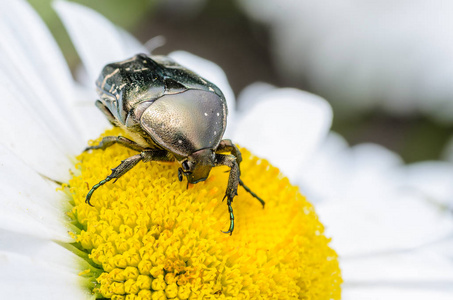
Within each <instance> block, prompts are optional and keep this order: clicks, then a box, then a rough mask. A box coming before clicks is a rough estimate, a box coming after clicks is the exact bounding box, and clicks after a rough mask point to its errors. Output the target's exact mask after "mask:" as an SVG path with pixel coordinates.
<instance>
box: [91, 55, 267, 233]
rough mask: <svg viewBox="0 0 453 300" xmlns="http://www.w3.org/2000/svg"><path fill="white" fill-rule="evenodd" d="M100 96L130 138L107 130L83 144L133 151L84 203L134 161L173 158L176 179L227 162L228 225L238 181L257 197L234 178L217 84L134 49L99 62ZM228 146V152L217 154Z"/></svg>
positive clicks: (202, 176) (198, 177)
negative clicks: (126, 56) (128, 55)
mask: <svg viewBox="0 0 453 300" xmlns="http://www.w3.org/2000/svg"><path fill="white" fill-rule="evenodd" d="M96 86H97V92H98V94H99V97H100V100H97V101H96V106H97V107H98V108H99V109H100V110H101V111H102V112H103V113H104V114H105V116H106V117H107V119H108V120H109V121H110V123H112V124H113V125H114V126H119V127H121V128H123V129H124V130H125V131H126V132H128V133H129V134H130V136H131V137H132V140H130V139H127V138H125V137H122V136H107V137H104V138H103V139H102V141H101V142H100V143H99V144H98V145H96V146H91V147H88V148H86V151H88V150H93V149H105V148H107V147H109V146H111V145H113V144H119V145H122V146H125V147H127V148H130V149H132V150H135V151H137V152H139V154H137V155H134V156H131V157H129V158H127V159H125V160H124V161H122V162H121V164H120V165H119V166H117V167H116V168H114V169H112V173H111V174H110V175H109V176H107V178H105V179H104V180H102V181H100V182H99V183H97V184H95V185H94V186H93V187H92V188H91V190H90V191H89V192H88V194H87V196H86V201H85V202H86V203H88V204H90V205H91V203H90V199H91V196H92V195H93V192H94V191H95V190H96V189H97V188H99V187H100V186H101V185H103V184H105V183H106V182H108V181H110V180H112V179H115V181H116V180H118V178H120V177H121V176H122V175H124V174H125V173H126V172H128V171H129V170H131V169H132V168H133V167H134V166H135V165H136V164H137V163H139V162H140V161H144V162H149V161H161V162H171V161H177V162H178V163H179V164H180V165H181V167H180V168H179V169H178V178H179V180H180V181H182V179H183V175H184V176H185V177H186V178H187V181H188V182H189V183H193V184H195V183H198V182H201V181H204V180H206V179H207V178H208V175H209V172H210V171H211V168H213V167H216V166H228V167H229V168H230V169H231V170H230V175H229V179H228V186H227V189H226V193H225V197H224V199H225V198H227V205H228V211H229V214H230V227H229V229H228V231H224V233H229V234H231V233H232V232H233V230H234V215H233V208H232V207H231V203H232V201H233V198H234V197H235V196H236V195H237V189H238V185H241V186H242V187H244V189H245V190H246V191H247V192H249V193H250V194H251V195H253V196H254V197H255V198H257V199H258V200H259V201H260V202H261V204H262V205H263V207H264V204H265V203H264V201H263V200H262V199H261V198H259V197H258V196H257V195H256V194H255V193H253V192H252V191H251V190H250V189H249V188H248V187H247V186H246V185H244V183H243V182H242V180H241V179H240V168H239V165H240V162H241V160H242V158H241V152H240V151H239V149H238V148H237V147H236V146H235V145H234V144H233V143H232V142H231V141H230V140H222V137H223V133H224V132H225V128H226V120H227V105H226V101H225V97H224V96H223V93H222V92H221V91H220V89H219V88H218V87H217V86H215V85H214V84H212V83H211V82H209V81H207V80H205V79H203V78H202V77H200V76H199V75H197V74H195V73H193V72H192V71H190V70H188V69H186V68H184V67H182V66H181V65H179V64H177V63H176V62H174V61H173V60H171V59H170V58H168V57H165V56H152V57H149V56H147V55H145V54H138V55H136V56H134V57H132V58H130V59H127V60H125V61H121V62H117V63H111V64H108V65H106V66H105V67H104V69H103V70H102V72H101V74H100V76H99V78H98V80H97V81H96ZM225 152H230V153H231V154H230V155H228V154H222V153H225Z"/></svg>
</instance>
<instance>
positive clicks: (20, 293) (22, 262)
mask: <svg viewBox="0 0 453 300" xmlns="http://www.w3.org/2000/svg"><path fill="white" fill-rule="evenodd" d="M0 239H1V240H2V242H5V243H2V244H3V245H7V244H8V246H10V243H12V244H13V247H9V249H7V250H3V249H2V248H0V290H1V291H2V298H4V299H94V296H93V295H91V293H90V292H89V290H88V288H84V286H86V285H87V284H88V283H87V282H86V279H83V277H81V276H79V275H78V272H80V271H81V269H79V268H80V267H82V266H84V265H86V263H84V262H83V261H81V259H80V258H78V257H77V256H75V255H74V254H73V253H71V252H69V251H67V250H65V249H64V248H62V247H60V246H58V245H56V244H55V243H53V242H50V241H39V240H33V239H30V240H29V239H27V238H26V237H21V236H16V237H15V238H13V237H12V236H7V237H6V238H5V236H4V235H2V233H1V232H0ZM11 250H13V251H11ZM15 250H18V252H15ZM78 267H79V268H78Z"/></svg>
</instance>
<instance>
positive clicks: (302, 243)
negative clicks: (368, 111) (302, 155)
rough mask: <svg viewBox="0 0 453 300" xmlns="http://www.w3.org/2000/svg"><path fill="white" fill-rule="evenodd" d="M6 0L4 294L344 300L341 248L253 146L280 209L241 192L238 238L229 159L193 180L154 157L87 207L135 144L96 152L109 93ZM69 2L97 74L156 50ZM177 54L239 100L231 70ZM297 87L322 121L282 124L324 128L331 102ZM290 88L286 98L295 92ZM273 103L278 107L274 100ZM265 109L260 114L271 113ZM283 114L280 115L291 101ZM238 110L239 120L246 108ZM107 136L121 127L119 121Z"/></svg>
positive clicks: (254, 162)
mask: <svg viewBox="0 0 453 300" xmlns="http://www.w3.org/2000/svg"><path fill="white" fill-rule="evenodd" d="M0 3H1V7H0V11H1V18H0V20H1V21H0V31H1V35H2V41H1V42H0V51H1V53H2V55H1V60H0V63H1V68H0V78H1V80H0V84H1V88H2V91H3V99H5V101H4V103H5V107H4V108H5V109H4V110H3V111H4V113H3V115H2V117H3V118H2V122H3V123H2V124H1V125H2V126H1V128H2V140H1V148H0V149H1V152H0V153H1V156H0V157H1V168H2V176H3V177H2V183H1V185H2V189H1V193H2V194H1V204H2V211H1V215H0V220H1V221H0V224H1V233H2V234H1V240H2V243H1V248H0V252H1V255H2V259H1V261H0V263H1V268H0V269H1V270H2V271H1V273H0V274H1V279H2V280H1V283H0V284H1V292H2V296H4V297H7V298H15V299H20V298H43V299H59V298H64V299H71V298H74V299H84V298H112V299H167V298H168V299H188V298H192V299H194V298H195V299H197V298H222V299H227V298H229V299H238V298H243V299H255V298H260V297H261V298H270V297H277V298H311V299H339V298H340V284H341V281H342V280H341V273H340V269H339V266H338V260H337V255H336V253H335V251H334V250H332V249H331V248H330V247H329V242H330V239H328V238H327V237H326V236H325V235H324V234H323V230H324V229H323V226H322V224H321V223H320V222H319V220H318V218H317V215H316V213H315V211H314V208H313V206H312V205H311V204H310V203H309V202H308V201H307V200H306V199H305V197H304V196H302V194H300V192H299V190H298V188H297V187H295V186H292V185H291V184H290V182H289V180H288V179H287V178H286V177H284V176H283V175H282V174H281V173H280V171H279V170H278V169H277V168H275V167H273V166H272V165H271V164H270V163H269V162H268V161H266V160H265V159H261V158H259V157H257V156H255V155H253V154H252V153H250V152H249V151H248V150H246V149H245V148H242V152H243V162H242V164H241V167H242V168H241V169H242V178H243V179H244V181H248V182H250V187H251V188H252V189H254V190H256V191H260V194H261V195H263V197H265V198H266V201H267V205H266V209H264V210H263V209H262V207H261V206H260V205H259V204H258V205H257V203H256V201H255V200H254V199H253V198H252V197H251V196H250V195H248V194H247V193H243V192H240V194H239V195H238V196H237V197H236V198H235V203H234V204H233V206H234V209H235V214H236V218H237V223H236V230H235V232H234V234H233V235H232V236H228V235H225V234H222V233H221V232H220V230H221V229H224V226H225V225H228V219H229V218H228V211H227V209H226V207H225V204H224V203H223V204H222V202H221V199H222V198H223V194H224V186H225V185H226V181H227V177H228V176H227V174H225V171H226V170H225V169H222V168H216V169H214V170H213V171H212V173H211V176H210V177H209V179H208V180H207V181H205V182H203V183H199V184H196V185H193V186H191V187H190V188H189V189H186V187H185V185H184V184H182V183H180V182H179V181H178V179H177V176H176V174H177V167H176V166H175V165H174V164H171V165H158V164H152V163H149V164H141V165H138V166H137V167H136V169H134V171H133V172H130V173H128V174H126V175H125V176H124V178H121V180H120V181H118V182H117V183H116V184H114V185H113V184H112V185H106V186H104V187H103V189H102V190H100V191H98V192H97V194H96V195H95V196H96V199H92V203H93V205H94V207H90V206H88V205H86V204H85V203H84V202H85V201H84V200H85V196H86V193H87V192H88V187H89V186H92V185H93V184H94V183H95V181H98V180H99V178H100V177H101V176H104V174H103V173H105V172H106V171H107V172H108V169H109V167H111V165H112V164H115V163H117V162H118V161H119V160H120V159H121V158H123V157H127V156H130V151H129V150H127V149H122V148H121V147H111V148H108V149H106V150H105V151H93V153H87V152H83V153H82V150H83V148H84V146H85V144H86V140H87V139H88V138H93V135H95V134H99V132H100V131H102V130H104V128H105V125H106V122H105V121H104V118H103V116H101V114H99V113H98V114H97V115H96V114H95V113H94V112H95V110H94V109H92V108H91V107H92V105H91V106H88V105H87V102H91V101H92V100H93V99H95V98H94V97H92V96H91V93H90V92H88V91H87V90H86V89H84V88H83V87H81V86H78V85H77V84H75V83H74V82H73V80H72V78H71V75H70V72H69V70H68V68H67V66H66V65H65V64H64V59H63V57H62V55H61V53H60V52H59V50H58V48H57V47H56V45H55V42H54V41H53V40H52V38H51V36H50V34H49V33H48V31H47V29H46V28H45V27H44V26H43V23H42V22H41V21H40V20H39V18H38V17H37V16H36V14H35V13H34V12H33V11H32V10H31V9H30V7H29V6H28V4H27V3H26V2H24V1H14V2H11V1H8V2H7V1H1V2H0ZM55 7H56V9H57V11H58V13H59V14H60V16H61V17H62V19H63V21H64V23H65V24H66V26H67V28H68V31H69V32H70V34H71V36H72V38H73V40H74V42H75V45H76V47H77V48H78V50H79V53H80V55H81V57H82V59H83V61H84V66H85V67H86V71H87V76H88V78H91V77H92V76H94V74H95V73H98V72H99V70H100V66H102V65H103V64H105V60H108V61H111V60H119V59H124V58H127V57H129V56H131V55H132V53H134V54H135V53H136V52H137V50H143V49H142V46H141V45H140V44H139V43H137V42H136V41H135V40H134V39H133V38H132V37H130V36H129V35H127V34H126V33H125V32H123V31H121V30H119V29H118V28H116V27H115V26H113V25H112V24H111V23H109V22H108V21H106V20H105V19H104V18H102V17H101V16H99V15H98V14H97V13H95V12H93V11H91V10H89V9H87V8H85V7H83V6H80V5H77V4H74V3H70V2H62V1H61V2H56V3H55ZM75 25H76V26H75ZM93 28H95V29H96V34H95V35H93V32H92V31H93ZM86 33H89V35H86ZM100 36H101V37H102V38H103V39H99V37H100ZM131 52H132V53H131ZM172 56H174V57H175V59H177V60H178V62H181V63H182V64H184V65H186V66H188V67H191V65H190V64H191V62H190V61H192V63H194V64H195V66H194V67H195V68H194V69H195V70H196V71H197V72H199V73H202V75H205V74H203V73H205V72H206V73H212V74H211V75H209V74H207V75H206V77H207V78H208V79H210V80H212V81H214V82H215V83H216V84H218V85H219V86H220V87H221V88H222V89H223V90H224V91H225V92H226V94H227V97H229V98H230V102H231V99H232V97H231V95H228V93H229V91H230V89H229V88H228V86H225V84H226V78H225V76H224V75H221V76H220V79H219V78H218V77H217V76H218V75H216V74H219V72H220V69H218V67H214V65H213V64H212V63H208V62H204V61H203V60H200V59H197V58H195V57H193V56H191V55H189V54H184V53H182V52H179V53H175V54H174V55H172ZM98 58H99V60H98ZM198 64H200V66H198ZM209 70H211V71H209ZM222 80H223V81H224V82H222ZM90 89H91V87H90ZM292 93H293V94H297V93H299V94H300V95H302V96H303V97H302V98H305V100H301V104H298V105H299V106H297V105H295V106H294V107H293V110H301V111H303V110H311V114H310V115H313V117H310V118H307V120H305V121H303V122H300V121H299V123H292V121H295V120H296V118H295V117H294V116H293V117H291V118H289V117H288V118H287V120H280V124H282V125H292V126H293V127H294V126H297V125H304V124H305V123H304V122H306V121H311V122H312V123H311V124H306V125H310V126H302V127H307V130H308V128H309V127H311V130H314V131H315V132H317V133H319V134H320V135H322V132H323V131H326V130H327V129H328V127H329V124H330V121H331V111H330V107H329V106H328V105H327V104H326V103H325V101H324V100H322V99H321V98H318V97H316V96H311V95H309V94H305V93H302V92H297V91H292ZM300 95H299V96H300ZM85 97H86V98H85ZM287 98H288V99H286V100H285V99H283V100H282V102H281V103H282V105H283V106H285V105H289V104H290V103H292V102H294V99H293V98H291V97H289V96H288V97H287ZM81 99H82V100H81ZM270 101H272V100H270ZM273 101H274V102H273V103H274V105H269V103H267V104H266V105H267V106H265V107H274V106H275V103H276V100H273ZM231 103H232V102H231ZM257 105H258V104H257ZM259 107H261V105H258V107H257V108H255V109H254V110H257V111H256V112H255V114H258V115H263V113H264V111H262V110H258V108H259ZM91 110H92V111H93V112H91ZM276 112H277V115H276V116H275V121H276V122H278V121H279V116H280V117H281V116H282V115H281V113H282V110H281V109H280V110H277V111H276ZM230 114H231V116H230V118H231V119H230V122H231V123H234V121H233V120H234V119H235V118H236V117H235V113H234V106H233V104H230ZM265 116H266V114H264V115H263V116H262V117H265ZM238 118H239V117H238ZM99 120H102V121H99ZM263 120H264V119H260V122H262V121H263ZM291 120H292V121H291ZM103 127H104V128H103ZM317 127H321V128H317ZM100 129H101V130H100ZM290 129H291V130H293V129H292V127H290ZM230 130H231V129H230ZM237 130H239V129H237ZM297 132H298V133H299V134H301V135H302V136H304V132H302V131H300V130H299V131H297ZM104 134H115V135H118V134H121V132H120V131H119V129H117V128H114V129H110V130H108V131H106V132H104ZM230 136H234V133H230ZM307 136H308V137H312V138H304V140H305V141H306V142H307V143H308V145H310V148H315V147H314V146H312V145H311V144H313V143H316V142H317V141H319V140H321V139H320V138H319V137H317V136H316V137H313V135H307ZM278 138H281V137H280V136H279V137H278ZM243 139H244V141H245V140H247V139H246V138H245V137H243ZM298 143H299V144H297V143H295V144H291V142H288V143H286V144H284V145H279V146H282V147H284V146H286V147H288V148H289V149H288V151H287V152H285V155H292V154H293V153H294V151H297V150H298V149H299V148H300V147H301V145H300V142H298ZM244 145H245V146H246V143H244ZM302 150H303V149H302ZM80 153H81V154H80ZM175 168H176V169H175Z"/></svg>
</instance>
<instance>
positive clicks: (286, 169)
mask: <svg viewBox="0 0 453 300" xmlns="http://www.w3.org/2000/svg"><path fill="white" fill-rule="evenodd" d="M257 98H259V101H258V100H255V101H256V103H255V104H254V105H253V106H252V108H251V109H250V111H245V112H241V114H240V115H239V116H238V123H237V127H236V131H235V132H234V136H233V141H234V142H235V143H239V144H241V145H242V146H245V147H247V148H249V149H250V150H251V151H253V152H254V153H255V154H256V155H258V156H261V157H264V158H266V159H268V160H270V162H271V163H273V164H275V165H276V166H277V167H279V168H281V170H282V171H283V173H284V174H285V175H286V176H288V177H289V178H290V179H294V178H295V177H296V175H297V173H298V171H299V170H300V168H301V166H302V164H303V163H304V162H305V161H306V160H307V159H308V158H309V157H310V155H311V154H312V153H313V151H315V149H316V148H317V147H318V145H319V143H320V142H321V141H322V140H323V139H324V138H325V135H326V134H327V132H328V130H329V128H330V124H331V122H332V109H331V107H330V105H329V104H328V103H327V102H326V101H325V100H324V99H323V98H321V97H318V96H316V95H313V94H310V93H307V92H303V91H300V90H296V89H290V88H286V89H274V90H272V91H267V92H266V93H264V94H261V95H260V96H259V97H257Z"/></svg>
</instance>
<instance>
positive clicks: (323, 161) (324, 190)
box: [295, 132, 351, 202]
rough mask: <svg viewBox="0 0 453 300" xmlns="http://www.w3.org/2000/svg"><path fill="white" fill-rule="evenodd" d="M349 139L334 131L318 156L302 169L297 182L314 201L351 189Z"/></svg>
mask: <svg viewBox="0 0 453 300" xmlns="http://www.w3.org/2000/svg"><path fill="white" fill-rule="evenodd" d="M348 151H349V146H348V144H347V142H346V140H345V139H344V138H343V137H342V136H340V135H338V134H336V133H334V132H330V133H329V134H328V136H327V138H326V139H325V140H324V141H323V142H322V144H321V145H320V146H319V147H318V150H317V151H316V154H315V155H312V157H310V161H309V162H308V163H306V164H305V165H304V167H303V168H301V169H300V171H299V174H298V175H297V179H296V181H295V184H297V185H298V186H299V187H300V189H301V192H302V193H303V194H304V195H305V196H306V197H307V198H308V199H310V201H312V202H319V201H329V200H332V199H336V198H337V197H338V195H339V194H345V193H347V191H348V187H349V186H348V183H349V182H351V181H350V180H349V178H350V176H349V175H347V173H348V171H349V170H350V167H351V166H350V165H348V163H349V159H348V157H347V153H348ZM346 198H348V196H346Z"/></svg>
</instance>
